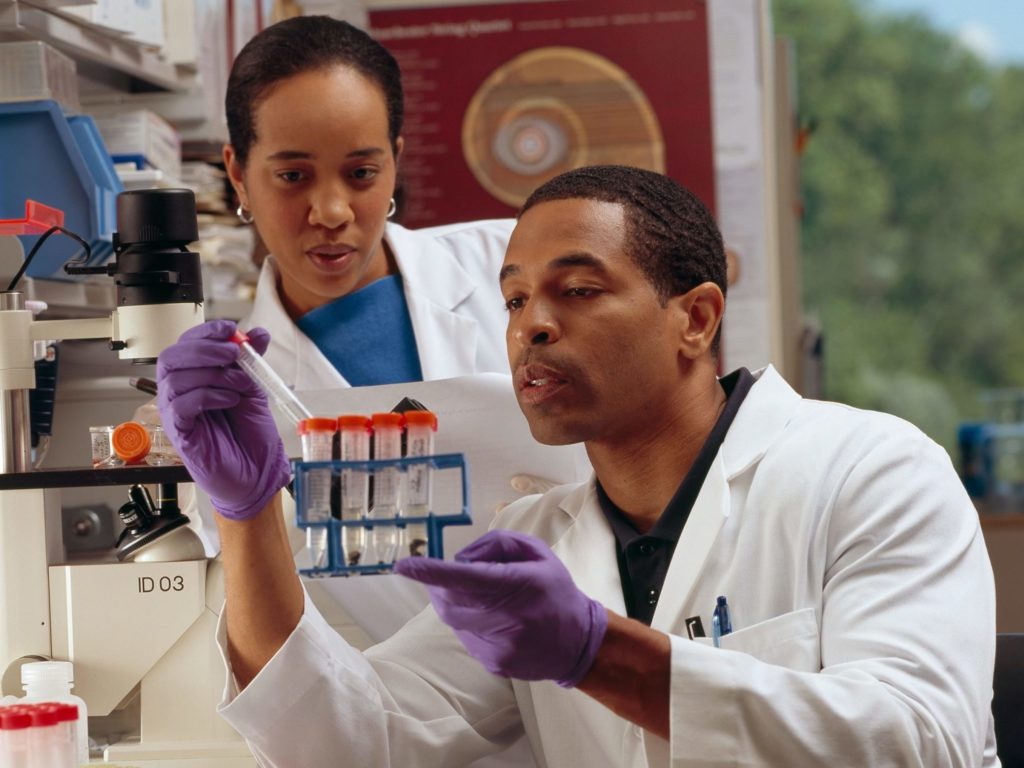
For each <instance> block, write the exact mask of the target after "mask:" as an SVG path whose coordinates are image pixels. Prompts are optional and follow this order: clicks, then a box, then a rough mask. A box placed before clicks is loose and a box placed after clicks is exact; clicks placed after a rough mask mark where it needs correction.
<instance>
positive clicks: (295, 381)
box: [243, 219, 515, 391]
mask: <svg viewBox="0 0 1024 768" xmlns="http://www.w3.org/2000/svg"><path fill="white" fill-rule="evenodd" d="M514 224H515V222H513V221H511V220H506V219H501V220H493V221H478V222H472V223H467V224H452V225H449V226H444V227H434V228H431V229H420V230H409V229H405V228H404V227H401V226H399V225H397V224H391V223H389V224H388V225H387V229H386V231H385V234H384V236H385V238H386V239H387V241H388V243H389V244H390V246H391V251H392V253H393V254H394V256H395V261H396V262H397V263H398V270H399V272H400V273H401V275H402V285H403V289H404V291H405V299H406V303H407V304H408V307H409V315H410V317H411V318H412V327H413V332H414V334H415V336H416V349H417V351H418V352H419V356H420V365H421V367H422V370H423V378H424V380H426V381H431V380H434V379H449V378H453V377H455V376H465V375H468V374H471V373H508V372H509V367H508V357H507V356H506V352H505V324H506V315H505V310H504V302H503V299H502V296H501V291H500V290H498V272H499V270H500V269H501V262H502V260H503V259H504V258H505V246H507V245H508V238H509V235H510V234H511V232H512V227H513V226H514ZM243 325H244V326H245V327H247V328H252V327H254V326H262V327H263V328H266V329H267V330H268V331H270V336H271V341H270V348H269V349H268V350H267V353H266V359H267V361H268V362H269V363H270V364H271V366H273V368H274V370H275V371H277V372H278V373H279V374H280V375H281V377H282V378H284V380H285V381H286V382H287V383H288V385H289V386H290V387H292V388H293V389H296V390H299V391H303V390H311V389H331V388H334V387H347V386H349V383H348V382H347V381H345V379H344V377H342V375H341V374H340V373H338V370H337V369H336V368H335V367H334V366H333V365H332V364H331V363H330V361H328V360H327V358H326V357H324V355H323V353H322V352H320V350H319V348H318V347H317V346H316V344H314V343H313V341H312V340H311V339H310V338H309V337H308V336H306V334H304V333H303V332H302V331H301V330H299V328H298V326H296V325H295V323H294V322H293V321H292V319H291V318H290V317H289V316H288V313H287V312H285V310H284V307H283V305H282V304H281V299H280V297H279V296H278V292H277V269H276V265H275V264H274V260H273V257H270V258H268V259H267V261H266V262H265V263H264V265H263V271H262V272H261V273H260V279H259V284H258V285H257V288H256V298H255V301H254V302H253V308H252V312H251V313H250V315H249V317H248V318H247V319H246V320H245V321H244V322H243Z"/></svg>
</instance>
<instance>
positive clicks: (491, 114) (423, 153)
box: [370, 0, 715, 227]
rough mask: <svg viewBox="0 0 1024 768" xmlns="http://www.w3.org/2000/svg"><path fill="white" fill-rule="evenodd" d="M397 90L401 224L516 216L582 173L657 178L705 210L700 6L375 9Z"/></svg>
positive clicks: (565, 0)
mask: <svg viewBox="0 0 1024 768" xmlns="http://www.w3.org/2000/svg"><path fill="white" fill-rule="evenodd" d="M370 21H371V26H372V32H373V34H374V36H375V37H377V38H378V39H379V40H380V41H381V42H382V43H383V44H384V45H386V46H387V47H388V48H389V49H390V50H391V51H392V52H393V53H394V55H395V57H396V58H397V59H398V62H399V64H400V65H401V67H402V77H403V83H404V85H405V94H406V120H405V127H404V129H403V132H402V133H403V135H404V136H405V141H406V151H405V154H404V156H403V159H402V163H401V178H402V183H403V186H404V190H405V195H406V199H405V205H404V211H403V216H402V222H403V223H404V224H405V225H406V226H410V227H423V226H430V225H434V224H445V223H450V222H455V221H466V220H469V219H478V218H492V217H504V216H511V215H514V214H515V212H516V210H517V208H518V206H519V205H520V204H521V203H522V201H523V200H524V199H525V198H526V196H527V195H528V194H529V193H530V192H531V191H532V190H533V189H534V188H536V187H537V186H538V185H539V184H541V183H542V182H544V181H545V180H547V179H549V178H551V177H552V176H555V175H556V174H558V173H561V172H562V171H565V170H568V169H570V168H574V167H578V166H582V165H597V164H603V163H618V164H623V165H635V166H639V167H643V168H650V169H652V170H657V171H661V172H663V173H667V174H668V175H669V176H672V177H673V178H675V179H676V180H678V181H679V182H681V183H682V184H684V185H686V186H687V187H688V188H690V189H691V190H693V191H694V192H695V193H696V194H697V195H698V196H700V198H701V199H702V200H703V201H704V202H705V203H706V204H707V205H708V206H710V207H712V209H713V207H714V199H715V194H714V167H713V155H712V151H713V144H712V135H711V92H710V74H709V59H708V56H709V52H708V24H707V8H706V3H705V2H704V0H630V2H628V3H625V2H622V0H560V1H558V2H539V3H538V2H533V3H531V2H521V3H503V4H498V5H475V6H461V7H454V8H432V9H417V10H402V11H376V12H373V13H371V15H370Z"/></svg>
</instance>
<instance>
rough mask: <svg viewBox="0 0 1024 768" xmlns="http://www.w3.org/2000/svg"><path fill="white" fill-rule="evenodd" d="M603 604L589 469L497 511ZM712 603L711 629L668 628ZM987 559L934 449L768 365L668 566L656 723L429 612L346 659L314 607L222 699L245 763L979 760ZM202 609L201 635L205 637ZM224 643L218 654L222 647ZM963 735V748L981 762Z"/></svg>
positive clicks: (985, 678) (987, 682)
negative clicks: (517, 665)
mask: <svg viewBox="0 0 1024 768" xmlns="http://www.w3.org/2000/svg"><path fill="white" fill-rule="evenodd" d="M496 526H497V527H505V528H511V529H515V530H521V531H526V532H529V533H532V534H535V535H538V536H540V537H541V538H543V539H545V540H546V541H548V542H549V543H550V544H551V545H552V547H553V549H554V551H555V552H556V553H557V554H558V556H559V557H561V558H562V560H563V561H564V562H565V564H566V566H567V567H568V568H569V570H570V572H571V573H572V575H573V578H574V579H575V581H576V584H577V585H578V586H579V587H580V588H581V589H582V590H583V591H584V592H586V593H587V594H588V595H590V596H591V597H593V598H595V599H597V600H599V601H601V602H602V603H603V604H604V605H605V606H607V607H608V608H610V609H611V610H613V611H617V612H619V613H623V612H624V606H623V597H622V590H621V585H620V581H619V572H618V567H617V563H616V552H615V542H614V538H613V535H612V532H611V530H610V528H609V526H608V524H607V522H606V521H605V519H604V516H603V515H602V513H601V510H600V508H599V506H598V503H597V499H596V495H595V490H594V484H593V482H590V483H586V484H583V485H580V486H563V487H562V488H558V489H555V490H553V491H550V492H549V493H547V494H545V495H544V496H543V497H532V498H526V499H521V500H520V501H519V502H516V503H515V504H513V505H511V506H510V507H509V508H507V509H506V510H505V511H504V512H503V513H502V515H501V516H500V517H499V519H498V521H497V522H496ZM718 595H726V596H727V598H728V601H729V603H730V605H731V607H732V625H733V630H734V631H733V633H732V634H731V635H727V636H726V637H724V638H723V641H722V647H721V648H714V647H711V646H710V645H708V644H706V643H702V642H699V641H693V640H689V639H686V632H685V627H684V621H685V619H686V618H688V617H692V616H697V615H699V616H701V617H702V620H703V625H704V627H706V628H710V626H711V611H712V609H713V607H714V605H715V599H716V597H717V596H718ZM994 602H995V599H994V586H993V580H992V572H991V567H990V565H989V561H988V556H987V554H986V551H985V545H984V542H983V540H982V535H981V530H980V527H979V524H978V520H977V515H976V513H975V512H974V510H973V508H972V505H971V503H970V501H969V499H968V498H967V496H966V494H965V493H964V490H963V487H962V485H961V484H960V481H959V479H958V477H957V475H956V473H955V472H954V470H953V468H952V466H951V464H950V462H949V458H948V456H947V455H946V454H945V453H944V451H943V450H942V449H941V448H939V447H938V446H937V445H935V444H934V443H933V442H932V441H930V440H929V439H928V438H927V437H925V436H924V435H922V434H921V433H920V432H919V431H918V430H916V429H915V428H914V427H912V426H911V425H909V424H907V423H906V422H903V421H901V420H899V419H896V418H894V417H891V416H887V415H883V414H877V413H869V412H864V411H858V410H855V409H851V408H847V407H844V406H841V405H836V404H831V403H820V402H814V401H808V400H802V399H801V398H800V397H799V396H798V395H797V394H796V393H795V392H793V390H792V389H790V388H789V386H788V385H787V384H786V383H785V382H784V381H783V380H782V378H781V377H780V376H779V375H778V374H777V373H776V372H775V371H774V370H773V369H771V368H768V369H765V370H764V371H762V372H760V374H759V378H758V381H757V383H755V384H754V386H753V388H752V389H751V391H750V393H749V394H748V396H747V398H746V401H745V402H744V403H743V405H742V407H741V408H740V410H739V413H738V414H737V416H736V420H735V421H734V422H733V424H732V426H731V428H730V430H729V432H728V434H727V436H726V438H725V442H724V443H723V445H722V447H721V449H720V451H719V453H718V455H717V457H716V459H715V461H714V463H713V464H712V466H711V469H710V471H709V473H708V476H707V479H706V480H705V482H704V485H703V488H702V489H701V492H700V494H699V496H698V498H697V501H696V503H695V505H694V507H693V510H692V512H691V514H690V518H689V520H688V522H687V524H686V527H685V528H684V530H683V533H682V536H681V538H680V540H679V543H678V546H677V547H676V550H675V553H674V555H673V558H672V562H671V564H670V567H669V571H668V575H667V578H666V581H665V585H664V589H663V590H662V593H661V598H660V602H659V605H658V607H657V611H656V613H655V615H654V620H653V626H654V628H655V629H659V630H662V631H664V632H667V633H669V634H670V635H671V636H672V641H671V642H672V681H671V701H670V710H671V714H670V721H671V740H670V741H669V742H667V741H664V740H663V739H660V738H658V737H656V736H653V735H652V734H650V733H647V732H645V731H643V730H642V729H640V728H639V727H637V726H634V725H632V724H631V723H629V722H627V721H626V720H624V719H622V718H619V717H617V716H616V715H614V714H613V713H612V712H611V711H610V710H608V709H606V708H604V707H603V706H602V705H600V704H598V703H597V702H596V701H594V700H593V699H591V698H589V697H588V696H586V695H585V694H583V693H581V692H579V691H575V690H564V689H562V688H560V687H559V686H557V685H556V684H555V683H552V682H538V683H527V682H521V681H509V680H506V679H503V678H500V677H496V676H494V675H491V674H489V673H488V672H486V671H485V670H484V669H483V668H482V667H481V666H480V665H479V664H478V663H477V662H476V661H474V660H473V659H472V658H471V657H469V656H468V655H467V654H466V653H465V651H464V650H463V649H462V646H461V645H460V644H459V642H458V640H457V639H456V638H455V636H454V635H453V633H452V632H451V631H450V630H449V629H448V628H447V627H446V626H444V625H443V624H442V623H441V622H440V621H439V619H437V617H436V615H435V614H434V612H433V609H431V608H428V609H427V610H425V611H424V612H423V613H422V614H420V615H419V616H417V617H416V618H415V619H414V620H413V621H412V622H410V624H409V625H407V626H406V627H405V628H403V629H402V630H401V631H400V632H399V633H398V634H396V635H395V636H394V637H392V638H391V639H390V640H388V641H386V642H385V643H383V644H381V645H378V646H376V647H375V648H373V649H372V650H371V651H369V652H368V653H366V654H365V655H363V654H360V653H358V652H356V651H354V650H353V649H351V648H349V647H348V646H347V645H346V644H345V643H344V641H342V640H341V639H340V638H339V637H338V636H337V635H336V634H335V633H333V632H332V631H331V630H330V628H329V627H327V626H326V624H325V623H324V622H323V620H322V619H321V618H320V617H319V616H318V615H317V614H316V613H315V609H313V608H312V606H311V604H310V602H309V601H308V599H307V602H306V612H305V614H304V616H303V618H302V620H301V622H300V624H299V626H298V627H297V628H296V629H295V631H294V632H293V634H292V635H291V637H290V638H289V639H288V641H287V642H286V643H285V645H284V646H283V647H282V648H281V649H280V651H279V652H278V653H277V655H276V656H275V657H274V658H273V659H272V660H271V661H270V662H269V664H268V665H267V666H266V667H265V668H264V669H263V671H262V672H261V673H260V674H259V675H258V676H257V678H256V679H255V680H254V681H253V682H252V683H251V684H250V685H249V686H248V687H247V688H246V689H245V691H243V692H242V693H241V694H240V695H238V696H237V697H236V698H234V699H233V700H231V696H232V694H233V693H234V691H233V685H232V684H231V683H230V680H231V678H230V675H229V691H228V696H227V698H228V700H227V701H226V702H225V703H224V705H223V706H222V710H221V711H222V713H223V714H224V716H225V717H226V718H227V719H228V720H229V721H230V722H231V724H232V725H233V726H234V727H235V728H237V729H238V730H239V732H241V733H242V734H243V735H244V736H245V737H246V738H247V739H249V740H250V744H251V746H252V747H253V749H254V753H255V754H257V755H259V756H260V757H261V758H262V760H263V763H264V765H266V766H275V767H280V768H307V767H308V768H313V767H314V766H315V767H317V768H321V767H326V766H340V765H352V766H388V765H390V766H402V767H403V768H404V767H406V766H424V767H426V766H445V767H448V766H458V765H464V764H466V763H467V762H469V761H470V760H472V759H473V758H475V757H477V756H479V755H481V754H483V753H485V752H487V751H489V750H493V749H495V748H496V747H497V746H498V745H501V744H504V743H506V742H507V741H508V740H509V739H511V738H514V737H515V736H516V735H517V734H518V733H520V732H521V731H522V730H524V729H525V732H526V734H527V736H528V738H529V740H530V743H531V746H532V748H533V751H534V754H535V756H536V758H537V763H538V765H541V766H547V767H548V768H561V767H562V766H577V765H578V766H585V767H586V768H599V767H601V766H608V767H609V768H611V767H612V766H614V767H615V768H619V767H620V766H636V767H637V768H639V767H640V766H673V767H681V766H709V765H743V766H787V767H790V768H791V767H794V766H824V765H827V766H872V767H873V768H879V767H880V766H900V767H901V768H905V767H906V766H929V767H931V766H975V765H986V766H989V765H997V764H998V762H997V760H996V758H995V750H994V741H993V739H992V735H991V734H992V727H991V715H990V700H991V695H992V684H991V683H992V669H993V661H994V649H995V605H994ZM223 633H224V628H223V617H222V626H221V628H220V630H219V642H220V643H221V645H222V648H223V647H224V634H223ZM225 658H226V657H225ZM983 753H984V759H983Z"/></svg>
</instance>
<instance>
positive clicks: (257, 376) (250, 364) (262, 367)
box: [231, 331, 313, 427]
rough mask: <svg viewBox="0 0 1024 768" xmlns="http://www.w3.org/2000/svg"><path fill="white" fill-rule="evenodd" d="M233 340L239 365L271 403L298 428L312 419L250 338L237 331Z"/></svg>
mask: <svg viewBox="0 0 1024 768" xmlns="http://www.w3.org/2000/svg"><path fill="white" fill-rule="evenodd" d="M231 340H232V341H233V342H235V344H237V345H238V349H239V355H238V364H239V366H241V368H242V370H244V371H245V372H246V373H248V374H249V375H250V376H251V377H252V379H253V381H255V382H256V383H257V384H259V385H260V387H261V388H262V389H263V391H264V392H266V394H267V398H268V399H269V400H270V402H272V403H274V405H276V406H277V407H278V408H279V409H280V410H281V413H283V414H284V415H285V416H287V417H288V419H289V420H291V422H292V424H293V425H295V426H296V427H297V426H298V425H299V422H300V421H302V420H303V419H309V418H312V416H313V414H311V413H310V412H309V409H308V408H306V406H304V405H303V404H302V402H301V401H300V400H299V398H297V397H296V396H295V393H294V392H292V391H291V390H290V389H289V388H288V385H287V384H285V383H284V381H283V380H282V379H281V377H280V376H278V375H277V372H276V371H275V370H274V369H273V368H271V367H270V364H269V363H268V362H267V361H266V360H264V359H263V357H262V355H260V354H259V353H258V352H257V351H256V350H255V349H253V348H252V345H251V344H250V343H249V337H248V336H246V335H245V334H244V333H242V332H241V331H235V335H234V336H232V337H231Z"/></svg>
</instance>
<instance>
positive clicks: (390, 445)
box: [370, 413, 405, 563]
mask: <svg viewBox="0 0 1024 768" xmlns="http://www.w3.org/2000/svg"><path fill="white" fill-rule="evenodd" d="M371 418H372V420H373V458H374V460H376V461H380V460H381V459H400V458H402V427H403V425H404V423H405V417H404V416H402V414H400V413H375V414H373V416H372V417H371ZM401 480H402V473H401V471H400V470H399V469H398V467H387V468H386V469H378V470H376V471H375V472H374V473H373V508H372V509H371V510H370V517H371V518H373V519H376V520H382V519H387V518H396V517H398V515H399V511H400V510H401V503H400V501H401V500H400V499H399V491H400V490H401V487H402V482H401ZM372 540H373V551H374V554H375V555H376V557H377V562H379V563H393V562H394V561H395V556H396V555H397V554H398V552H399V548H400V546H401V534H400V529H399V528H398V526H397V525H375V526H374V527H373V530H372Z"/></svg>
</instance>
